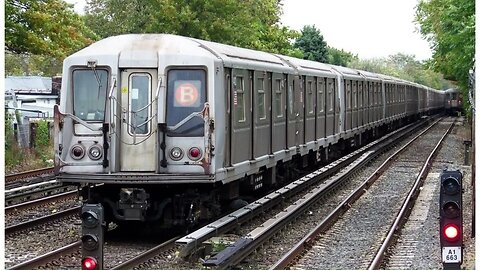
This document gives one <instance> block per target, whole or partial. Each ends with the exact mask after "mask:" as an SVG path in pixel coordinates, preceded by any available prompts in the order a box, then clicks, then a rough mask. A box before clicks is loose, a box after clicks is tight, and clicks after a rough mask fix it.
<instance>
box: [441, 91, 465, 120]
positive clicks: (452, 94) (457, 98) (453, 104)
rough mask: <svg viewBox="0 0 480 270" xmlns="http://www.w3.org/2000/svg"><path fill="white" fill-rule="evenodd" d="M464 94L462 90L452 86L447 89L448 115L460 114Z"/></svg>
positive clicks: (446, 103)
mask: <svg viewBox="0 0 480 270" xmlns="http://www.w3.org/2000/svg"><path fill="white" fill-rule="evenodd" d="M462 102H463V96H462V93H461V92H460V90H458V89H454V88H450V89H447V90H445V112H446V113H447V114H448V115H458V113H462V111H463V103H462Z"/></svg>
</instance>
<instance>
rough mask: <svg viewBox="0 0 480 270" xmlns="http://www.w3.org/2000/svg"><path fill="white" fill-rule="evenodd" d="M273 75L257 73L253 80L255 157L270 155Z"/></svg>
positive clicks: (253, 149)
mask: <svg viewBox="0 0 480 270" xmlns="http://www.w3.org/2000/svg"><path fill="white" fill-rule="evenodd" d="M271 79H272V75H271V73H267V72H261V71H255V72H254V78H253V106H252V107H253V148H252V151H253V157H254V158H258V157H261V156H264V155H268V154H270V151H271V149H270V120H271V117H270V114H271V109H270V108H271V104H270V100H271V84H270V83H269V82H270V81H271Z"/></svg>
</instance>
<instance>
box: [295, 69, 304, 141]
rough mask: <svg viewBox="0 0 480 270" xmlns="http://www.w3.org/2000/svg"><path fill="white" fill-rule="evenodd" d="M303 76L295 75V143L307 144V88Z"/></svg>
mask: <svg viewBox="0 0 480 270" xmlns="http://www.w3.org/2000/svg"><path fill="white" fill-rule="evenodd" d="M303 85H304V83H303V78H302V77H301V76H295V77H294V84H293V86H294V87H293V89H294V95H295V102H294V106H295V123H296V125H295V126H296V132H295V135H296V136H295V145H296V146H299V145H301V144H305V137H304V136H305V133H304V132H305V129H304V128H305V123H304V117H305V88H304V87H303Z"/></svg>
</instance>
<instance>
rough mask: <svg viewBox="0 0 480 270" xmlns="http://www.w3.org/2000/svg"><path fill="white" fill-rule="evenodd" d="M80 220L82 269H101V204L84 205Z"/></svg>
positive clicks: (102, 226) (102, 228)
mask: <svg viewBox="0 0 480 270" xmlns="http://www.w3.org/2000/svg"><path fill="white" fill-rule="evenodd" d="M80 218H81V220H82V237H81V241H82V258H83V259H82V269H84V270H94V269H103V238H104V236H103V234H104V231H103V230H104V220H103V207H102V205H101V204H84V205H83V207H82V213H81V215H80Z"/></svg>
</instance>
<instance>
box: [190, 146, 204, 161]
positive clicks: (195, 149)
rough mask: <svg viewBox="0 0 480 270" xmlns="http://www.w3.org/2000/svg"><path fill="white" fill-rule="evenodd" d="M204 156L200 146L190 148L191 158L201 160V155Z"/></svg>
mask: <svg viewBox="0 0 480 270" xmlns="http://www.w3.org/2000/svg"><path fill="white" fill-rule="evenodd" d="M201 156H202V150H200V148H198V147H192V148H190V150H188V157H189V158H190V159H191V160H199V159H200V157H201Z"/></svg>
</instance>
